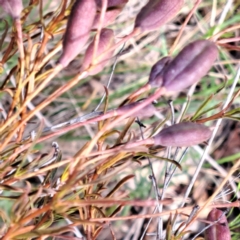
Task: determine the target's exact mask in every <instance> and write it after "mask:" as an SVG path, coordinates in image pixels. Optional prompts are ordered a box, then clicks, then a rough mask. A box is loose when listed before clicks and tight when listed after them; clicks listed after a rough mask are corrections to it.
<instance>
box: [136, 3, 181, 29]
mask: <svg viewBox="0 0 240 240" xmlns="http://www.w3.org/2000/svg"><path fill="white" fill-rule="evenodd" d="M183 3H184V0H171V1H169V0H149V2H148V3H147V4H146V5H145V6H144V7H143V8H142V9H141V11H140V12H139V13H138V15H137V18H136V20H135V28H140V29H141V30H142V31H152V30H156V29H158V28H159V27H161V26H162V25H163V24H165V23H166V22H168V21H169V20H170V19H172V18H173V17H175V15H177V13H178V12H179V11H180V10H181V8H182V6H183Z"/></svg>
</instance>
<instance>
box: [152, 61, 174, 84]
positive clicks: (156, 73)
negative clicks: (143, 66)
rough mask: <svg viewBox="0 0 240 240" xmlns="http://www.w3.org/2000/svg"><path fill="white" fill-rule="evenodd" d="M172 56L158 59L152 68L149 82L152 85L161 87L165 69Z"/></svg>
mask: <svg viewBox="0 0 240 240" xmlns="http://www.w3.org/2000/svg"><path fill="white" fill-rule="evenodd" d="M170 61H171V57H164V58H162V59H160V60H159V61H157V62H156V63H155V64H154V65H153V66H152V69H151V72H150V76H149V80H148V83H149V84H150V85H151V87H161V86H162V82H163V70H164V69H165V68H166V66H167V65H168V64H169V63H170Z"/></svg>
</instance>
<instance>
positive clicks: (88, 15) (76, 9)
mask: <svg viewBox="0 0 240 240" xmlns="http://www.w3.org/2000/svg"><path fill="white" fill-rule="evenodd" d="M96 11H97V6H96V3H95V0H77V1H76V2H75V3H74V5H73V6H72V9H71V13H70V16H69V19H68V23H67V28H66V32H65V35H64V38H63V52H62V55H61V57H60V59H59V63H60V64H62V66H63V67H66V66H67V65H68V64H69V63H70V62H71V61H72V60H73V59H74V58H75V57H76V56H77V55H78V54H79V53H80V52H81V50H82V49H83V47H84V45H85V44H86V42H87V40H88V39H89V36H90V31H91V29H92V25H93V21H94V18H95V15H96Z"/></svg>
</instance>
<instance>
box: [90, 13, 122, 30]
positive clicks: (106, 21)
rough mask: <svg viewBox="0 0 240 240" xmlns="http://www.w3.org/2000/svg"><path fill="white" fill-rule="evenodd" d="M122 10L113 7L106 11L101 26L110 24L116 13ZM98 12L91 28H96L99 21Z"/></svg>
mask: <svg viewBox="0 0 240 240" xmlns="http://www.w3.org/2000/svg"><path fill="white" fill-rule="evenodd" d="M121 11H122V9H121V8H113V9H109V10H107V11H106V13H105V16H104V22H103V25H102V27H103V28H104V27H107V26H108V25H110V24H111V23H113V22H114V20H115V19H116V17H117V16H118V14H119V13H120V12H121ZM100 15H101V13H100V12H97V14H96V16H95V19H94V22H93V26H92V29H97V28H98V25H99V22H100Z"/></svg>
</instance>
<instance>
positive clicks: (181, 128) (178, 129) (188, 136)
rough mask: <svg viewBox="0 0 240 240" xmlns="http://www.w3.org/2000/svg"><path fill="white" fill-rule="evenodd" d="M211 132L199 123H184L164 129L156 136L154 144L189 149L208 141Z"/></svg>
mask: <svg viewBox="0 0 240 240" xmlns="http://www.w3.org/2000/svg"><path fill="white" fill-rule="evenodd" d="M210 136H211V130H210V129H209V128H208V127H206V126H204V125H202V124H198V123H192V122H182V123H178V124H174V125H172V126H170V127H167V128H164V129H163V130H162V131H160V132H159V133H158V134H157V135H156V136H154V144H155V145H162V146H166V147H170V146H172V147H189V146H193V145H197V144H199V143H202V142H204V141H206V140H208V139H209V138H210Z"/></svg>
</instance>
